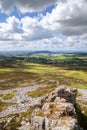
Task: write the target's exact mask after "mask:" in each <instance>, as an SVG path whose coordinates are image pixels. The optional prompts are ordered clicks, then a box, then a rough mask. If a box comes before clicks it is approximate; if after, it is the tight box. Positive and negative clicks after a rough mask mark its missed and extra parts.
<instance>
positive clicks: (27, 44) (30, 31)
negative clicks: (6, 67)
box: [0, 0, 87, 50]
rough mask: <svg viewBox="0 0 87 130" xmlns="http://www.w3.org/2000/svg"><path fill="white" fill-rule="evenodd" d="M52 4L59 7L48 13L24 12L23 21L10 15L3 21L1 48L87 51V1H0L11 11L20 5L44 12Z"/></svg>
mask: <svg viewBox="0 0 87 130" xmlns="http://www.w3.org/2000/svg"><path fill="white" fill-rule="evenodd" d="M51 4H55V8H54V9H53V10H52V11H51V13H49V12H46V15H44V16H43V14H41V13H39V14H40V15H39V14H38V16H37V17H30V16H25V15H23V17H22V18H21V19H20V20H19V19H18V18H16V17H15V16H9V17H8V18H7V19H6V21H5V22H3V23H0V49H2V48H4V49H8V48H9V49H12V48H15V49H16V50H17V49H18V50H20V49H21V50H23V49H25V50H27V49H29V50H30V49H31V50H46V49H47V50H64V49H65V50H77V49H78V50H86V48H87V13H86V12H87V1H86V0H0V9H1V11H2V12H5V13H10V12H11V11H12V10H13V7H14V6H16V8H17V9H18V10H19V11H20V12H21V13H26V12H34V11H35V12H36V11H42V10H43V9H45V8H46V7H48V6H49V5H51ZM39 17H40V18H39Z"/></svg>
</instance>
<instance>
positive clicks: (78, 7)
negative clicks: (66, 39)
mask: <svg viewBox="0 0 87 130" xmlns="http://www.w3.org/2000/svg"><path fill="white" fill-rule="evenodd" d="M41 23H42V26H44V28H48V29H49V28H50V29H51V30H57V31H59V32H60V33H62V34H64V35H67V36H68V35H82V34H85V33H87V1H86V0H66V1H65V2H59V3H58V4H57V6H56V8H55V9H53V11H52V13H47V14H46V16H43V19H42V21H41Z"/></svg>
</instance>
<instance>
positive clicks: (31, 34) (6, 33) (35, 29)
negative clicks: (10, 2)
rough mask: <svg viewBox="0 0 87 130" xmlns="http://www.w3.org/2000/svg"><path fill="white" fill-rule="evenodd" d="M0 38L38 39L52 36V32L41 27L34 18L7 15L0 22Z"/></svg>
mask: <svg viewBox="0 0 87 130" xmlns="http://www.w3.org/2000/svg"><path fill="white" fill-rule="evenodd" d="M0 34H1V35H0V40H4V41H5V40H17V41H18V40H24V41H27V40H29V41H31V40H38V39H44V38H50V37H53V34H52V32H50V31H49V30H48V29H45V28H43V27H42V26H41V25H40V24H39V21H38V20H37V19H36V18H30V17H24V18H22V19H21V20H19V19H18V18H16V17H15V16H12V17H8V18H7V20H6V22H4V23H0Z"/></svg>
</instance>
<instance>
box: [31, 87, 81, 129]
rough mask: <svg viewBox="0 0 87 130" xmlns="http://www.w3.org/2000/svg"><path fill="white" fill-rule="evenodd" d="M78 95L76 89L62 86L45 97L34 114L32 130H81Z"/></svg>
mask: <svg viewBox="0 0 87 130" xmlns="http://www.w3.org/2000/svg"><path fill="white" fill-rule="evenodd" d="M76 93H77V90H76V89H72V88H71V87H63V86H61V87H60V88H56V89H55V90H54V91H53V92H51V93H50V94H49V95H47V96H46V97H44V98H43V99H42V101H41V104H42V105H41V106H39V107H37V108H35V110H34V111H33V113H32V116H31V126H30V127H31V130H79V126H78V122H77V116H76V112H75V108H74V104H75V99H76Z"/></svg>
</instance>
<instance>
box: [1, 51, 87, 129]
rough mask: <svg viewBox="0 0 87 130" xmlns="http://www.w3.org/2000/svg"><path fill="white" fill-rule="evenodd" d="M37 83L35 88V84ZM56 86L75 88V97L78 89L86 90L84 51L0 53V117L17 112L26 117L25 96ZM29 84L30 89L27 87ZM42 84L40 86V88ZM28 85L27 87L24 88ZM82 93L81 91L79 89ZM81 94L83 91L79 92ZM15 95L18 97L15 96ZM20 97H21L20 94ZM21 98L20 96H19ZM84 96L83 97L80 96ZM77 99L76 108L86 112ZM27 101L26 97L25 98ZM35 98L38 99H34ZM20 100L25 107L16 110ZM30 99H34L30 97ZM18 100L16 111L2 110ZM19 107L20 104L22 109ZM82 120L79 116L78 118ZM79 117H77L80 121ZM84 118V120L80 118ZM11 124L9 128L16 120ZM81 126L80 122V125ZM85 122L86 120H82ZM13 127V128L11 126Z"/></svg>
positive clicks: (39, 95) (32, 95)
mask: <svg viewBox="0 0 87 130" xmlns="http://www.w3.org/2000/svg"><path fill="white" fill-rule="evenodd" d="M38 85H39V87H38ZM58 85H65V86H72V87H75V88H77V89H78V90H79V93H78V94H77V98H79V97H81V96H82V93H81V90H84V91H85V92H86V90H87V54H86V53H78V54H72V53H71V54H62V53H60V54H49V53H46V54H44V53H40V54H27V55H14V56H13V55H10V56H8V55H7V56H3V55H1V56H0V104H1V105H0V114H1V116H0V119H3V118H8V117H11V116H13V115H16V116H18V114H19V113H20V115H21V116H20V120H19V122H21V120H22V118H23V117H29V114H30V113H31V112H32V109H33V104H32V107H31V108H30V109H28V106H27V99H28V96H29V97H31V99H33V98H40V97H42V96H44V95H46V94H48V93H50V92H51V91H53V90H54V89H55V88H56V87H57V86H58ZM29 87H30V89H31V88H32V89H31V90H30V89H29ZM43 87H44V89H43ZM27 88H28V89H27ZM82 92H83V91H82ZM20 93H22V95H21V94H20ZM83 95H86V94H84V92H83ZM17 96H18V99H20V101H19V100H18V99H17V98H16V97H17ZM23 96H24V97H23ZM22 98H23V99H22ZM84 98H85V99H87V98H86V97H85V96H84ZM85 99H84V100H82V101H81V99H80V100H79V101H77V102H78V103H79V108H80V109H81V111H84V113H83V114H85V116H86V115H87V105H86V104H87V100H85ZM29 100H30V99H29ZM38 101H39V100H38ZM20 102H22V103H25V104H26V106H27V107H26V109H23V111H20V109H19V108H20V105H21V104H20ZM32 102H34V101H33V100H32ZM17 103H19V104H20V105H19V108H18V112H17V110H16V109H15V111H14V112H11V111H10V112H7V111H5V110H6V109H7V108H8V107H10V106H15V105H17ZM22 108H23V107H21V109H22ZM82 119H83V117H82ZM82 119H80V120H82ZM84 120H85V119H84ZM19 122H18V124H17V123H12V124H10V127H12V128H13V126H15V125H16V126H17V125H19V124H20V123H19ZM82 125H83V124H82ZM85 125H86V122H85ZM15 129H16V128H15Z"/></svg>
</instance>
